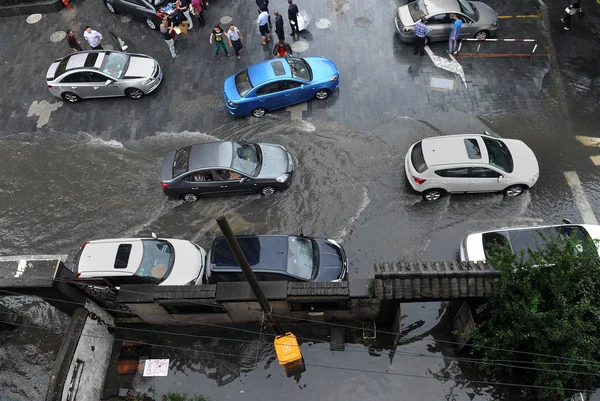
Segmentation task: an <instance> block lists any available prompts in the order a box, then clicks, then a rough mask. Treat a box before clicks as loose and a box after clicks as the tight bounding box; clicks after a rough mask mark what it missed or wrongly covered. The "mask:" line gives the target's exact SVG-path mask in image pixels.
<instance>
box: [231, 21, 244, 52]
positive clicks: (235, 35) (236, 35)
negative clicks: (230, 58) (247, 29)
mask: <svg viewBox="0 0 600 401" xmlns="http://www.w3.org/2000/svg"><path fill="white" fill-rule="evenodd" d="M227 37H228V38H229V47H233V51H234V53H235V56H236V57H237V59H238V60H239V59H241V58H242V57H240V50H241V49H242V47H244V45H242V39H244V38H243V36H242V33H241V32H240V30H239V29H237V27H236V26H235V25H233V24H231V25H229V30H228V31H227Z"/></svg>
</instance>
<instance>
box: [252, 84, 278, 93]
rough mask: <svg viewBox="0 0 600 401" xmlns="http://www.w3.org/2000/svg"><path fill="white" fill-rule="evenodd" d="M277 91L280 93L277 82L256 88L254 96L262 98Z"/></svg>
mask: <svg viewBox="0 0 600 401" xmlns="http://www.w3.org/2000/svg"><path fill="white" fill-rule="evenodd" d="M279 91H281V88H280V87H279V82H271V83H269V84H266V85H263V86H261V87H260V88H258V89H257V90H256V94H257V95H258V96H264V95H269V94H271V93H275V92H279Z"/></svg>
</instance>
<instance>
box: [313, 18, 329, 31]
mask: <svg viewBox="0 0 600 401" xmlns="http://www.w3.org/2000/svg"><path fill="white" fill-rule="evenodd" d="M315 26H316V27H317V28H319V29H327V28H329V27H330V26H331V21H329V20H328V19H327V18H319V19H318V20H316V21H315Z"/></svg>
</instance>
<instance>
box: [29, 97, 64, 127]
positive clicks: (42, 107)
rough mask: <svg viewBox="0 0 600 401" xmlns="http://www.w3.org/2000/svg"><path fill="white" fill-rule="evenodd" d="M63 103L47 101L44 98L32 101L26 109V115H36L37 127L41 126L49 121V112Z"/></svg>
mask: <svg viewBox="0 0 600 401" xmlns="http://www.w3.org/2000/svg"><path fill="white" fill-rule="evenodd" d="M62 105H63V102H56V103H48V102H47V101H45V100H42V101H40V102H38V101H33V102H32V103H31V105H30V106H29V110H28V111H27V117H33V116H38V117H39V118H38V122H37V127H38V128H41V127H43V126H44V125H46V124H47V123H48V121H50V114H52V112H53V111H55V110H57V109H58V108H59V107H61V106H62Z"/></svg>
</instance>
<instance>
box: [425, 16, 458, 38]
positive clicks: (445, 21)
mask: <svg viewBox="0 0 600 401" xmlns="http://www.w3.org/2000/svg"><path fill="white" fill-rule="evenodd" d="M453 22H454V20H453V19H452V18H450V14H449V13H441V14H434V15H430V16H429V17H428V18H427V26H428V27H429V29H430V31H431V32H429V37H430V38H431V40H432V41H440V40H448V38H449V37H450V32H451V31H452V24H453Z"/></svg>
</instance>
